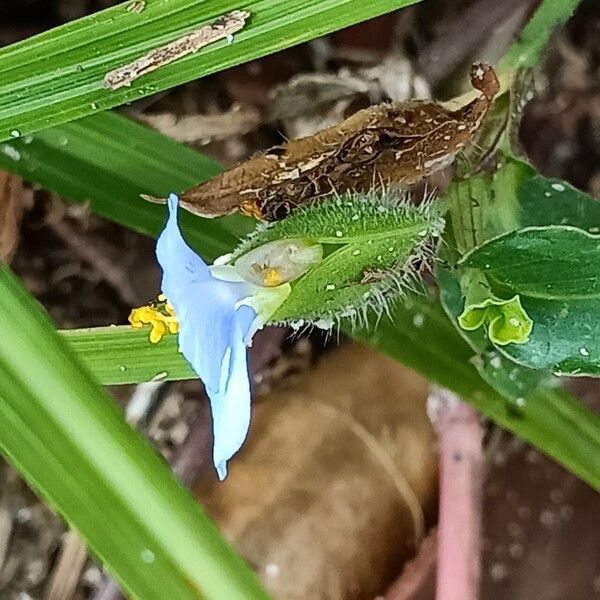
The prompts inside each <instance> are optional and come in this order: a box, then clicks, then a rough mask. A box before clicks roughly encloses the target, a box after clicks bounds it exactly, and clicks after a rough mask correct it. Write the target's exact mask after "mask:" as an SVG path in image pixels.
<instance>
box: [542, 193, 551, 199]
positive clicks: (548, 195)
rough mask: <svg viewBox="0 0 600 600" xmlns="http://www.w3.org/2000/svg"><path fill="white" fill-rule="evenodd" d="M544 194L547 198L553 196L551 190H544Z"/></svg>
mask: <svg viewBox="0 0 600 600" xmlns="http://www.w3.org/2000/svg"><path fill="white" fill-rule="evenodd" d="M544 196H546V198H550V196H552V194H551V193H550V192H544Z"/></svg>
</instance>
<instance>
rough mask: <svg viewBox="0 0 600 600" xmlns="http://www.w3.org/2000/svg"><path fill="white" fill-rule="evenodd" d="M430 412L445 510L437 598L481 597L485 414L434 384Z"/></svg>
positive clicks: (442, 512) (441, 522) (465, 599)
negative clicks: (483, 423) (436, 444)
mask: <svg viewBox="0 0 600 600" xmlns="http://www.w3.org/2000/svg"><path fill="white" fill-rule="evenodd" d="M427 412H428V413H429V416H430V419H431V422H432V423H433V425H434V427H435V428H436V430H437V432H438V435H439V453H440V509H439V525H438V566H437V585H436V600H457V599H460V600H477V599H478V598H479V582H480V571H481V565H480V538H481V535H480V530H481V498H482V487H483V465H484V454H483V447H482V438H483V428H482V424H481V417H480V416H479V414H478V413H477V412H476V411H475V410H474V409H473V408H471V406H469V405H468V404H465V403H464V402H463V401H462V400H460V398H458V396H456V395H454V394H453V393H452V392H449V391H448V390H443V389H440V388H434V389H433V390H432V392H431V395H430V396H429V399H428V403H427Z"/></svg>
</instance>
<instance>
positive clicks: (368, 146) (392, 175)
mask: <svg viewBox="0 0 600 600" xmlns="http://www.w3.org/2000/svg"><path fill="white" fill-rule="evenodd" d="M471 85H472V86H473V87H474V88H475V89H476V90H478V91H479V92H481V94H480V95H479V96H478V97H477V98H475V99H474V100H472V101H471V102H469V103H467V104H465V105H464V106H462V107H460V108H458V109H457V110H450V109H448V108H445V107H444V106H443V105H442V104H440V103H438V102H433V101H428V100H413V101H409V102H390V103H386V104H379V105H376V106H371V107H369V108H366V109H364V110H361V111H358V112H357V113H355V114H354V115H352V116H351V117H349V118H348V119H346V120H345V121H342V122H341V123H340V124H339V125H336V126H335V127H329V128H328V129H324V130H322V131H320V132H318V133H316V134H315V135H312V136H309V137H305V138H301V139H298V140H293V141H291V142H287V143H285V144H282V145H281V146H276V147H273V148H270V149H269V150H266V151H265V152H262V153H260V154H258V155H256V156H254V157H252V158H250V159H249V160H247V161H246V162H244V163H242V164H241V165H239V166H237V167H235V168H233V169H230V170H229V171H225V172H224V173H221V174H220V175H218V176H217V177H214V178H213V179H211V180H209V181H207V182H205V183H203V184H201V185H199V186H197V187H195V188H192V189H191V190H189V191H187V192H185V193H184V194H182V196H181V205H182V206H183V207H184V208H185V209H187V210H189V211H190V212H193V213H196V214H198V215H201V216H203V217H220V216H224V215H227V214H230V213H233V212H236V211H238V210H239V211H241V212H242V213H244V214H246V215H251V216H254V217H256V218H258V219H265V220H278V219H281V218H284V217H285V216H286V215H287V214H288V213H289V212H290V211H291V210H292V209H294V208H295V207H297V206H299V205H303V204H307V203H310V202H312V201H314V200H317V199H319V198H322V197H325V196H327V195H329V194H332V193H334V192H337V193H343V192H346V191H352V190H354V191H366V190H369V189H372V188H374V187H377V186H380V185H390V184H393V185H400V186H409V185H412V184H414V183H417V182H419V181H421V180H423V179H425V178H426V177H428V176H429V175H431V174H433V173H435V172H436V171H439V170H441V169H443V168H445V167H447V166H448V165H450V164H451V163H452V162H453V160H454V158H455V156H456V154H457V153H458V152H460V150H461V149H462V148H464V147H465V146H466V145H468V144H469V143H470V142H471V141H472V138H473V134H474V133H475V132H476V131H477V129H478V128H479V126H480V125H481V122H482V120H483V118H484V117H485V115H486V113H487V111H488V109H489V107H490V105H491V103H492V101H493V99H494V97H495V96H496V94H497V93H498V91H499V87H500V86H499V83H498V78H497V77H496V73H495V72H494V70H493V68H492V67H490V66H489V65H485V64H482V63H476V64H474V65H473V66H472V68H471Z"/></svg>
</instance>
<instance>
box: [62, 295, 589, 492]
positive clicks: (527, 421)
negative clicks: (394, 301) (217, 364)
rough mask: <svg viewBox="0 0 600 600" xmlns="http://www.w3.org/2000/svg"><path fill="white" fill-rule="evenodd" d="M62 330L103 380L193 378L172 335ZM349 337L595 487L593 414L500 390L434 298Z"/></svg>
mask: <svg viewBox="0 0 600 600" xmlns="http://www.w3.org/2000/svg"><path fill="white" fill-rule="evenodd" d="M62 333H63V335H64V336H65V337H66V339H67V340H68V342H69V344H70V345H71V346H72V348H73V349H74V350H75V352H76V353H77V354H78V355H79V356H80V357H81V359H82V360H83V361H84V362H85V363H86V364H87V366H88V368H89V369H90V370H91V371H92V373H93V374H94V375H95V376H96V378H97V379H98V380H99V381H101V382H102V383H104V384H107V385H108V384H119V383H133V382H137V381H146V380H150V379H153V378H156V377H157V376H158V377H159V378H168V379H187V378H189V377H195V375H194V374H193V371H192V370H191V369H190V367H189V366H188V364H187V362H186V361H185V359H184V358H183V356H182V355H181V354H179V352H177V345H176V337H175V336H167V337H166V338H164V339H163V340H162V341H161V342H160V343H158V344H151V343H150V342H149V341H148V334H149V331H148V330H142V331H140V330H133V329H131V328H129V327H107V328H98V329H87V330H74V331H64V332H62ZM352 335H353V336H354V337H355V338H356V339H358V340H360V341H362V342H364V343H367V344H369V345H371V346H373V347H374V348H377V349H378V350H380V351H381V352H384V353H385V354H388V355H389V356H391V357H393V358H395V359H397V360H399V361H401V362H403V363H404V364H406V365H408V366H409V367H411V368H413V369H415V370H416V371H419V372H420V373H422V374H423V375H425V376H426V377H427V378H428V379H430V380H432V381H435V382H437V383H438V384H440V385H442V386H444V387H447V388H449V389H451V390H453V391H454V392H456V393H457V394H459V395H460V396H462V397H463V398H464V399H465V400H467V401H468V402H470V403H471V404H473V406H475V407H476V408H477V409H478V410H479V411H480V412H481V413H482V414H484V415H485V416H486V417H488V418H490V419H491V420H493V421H494V422H496V423H497V424H498V425H500V426H502V427H504V428H506V429H508V430H510V431H512V432H514V433H516V434H517V435H519V436H521V437H522V438H524V439H526V440H528V441H529V442H530V443H532V444H534V445H535V446H537V447H538V448H540V449H541V450H543V451H545V452H546V453H547V454H549V455H550V456H552V457H554V458H555V459H556V460H557V461H559V462H561V463H563V464H564V465H565V466H566V467H567V468H569V469H571V470H572V471H573V472H574V473H576V474H577V475H579V476H580V477H581V478H582V479H584V480H586V481H587V482H588V483H589V484H590V485H592V486H594V487H595V488H596V489H598V490H600V417H599V416H598V415H596V414H595V413H593V412H592V411H590V410H588V409H587V408H585V407H584V406H582V405H581V404H579V403H578V402H577V401H576V400H575V399H573V398H572V397H571V396H569V394H567V393H565V392H563V391H561V390H549V389H543V390H539V391H538V392H536V393H534V394H530V395H528V396H527V397H526V400H525V404H524V405H523V406H521V405H519V406H517V405H516V404H515V403H514V401H513V400H511V399H508V398H505V397H503V396H501V395H500V394H499V393H498V392H497V391H496V390H494V389H493V388H492V387H491V386H490V385H488V384H487V383H486V382H485V381H484V380H483V379H482V378H481V377H480V375H479V373H478V372H477V369H476V368H475V367H474V366H473V364H472V363H471V358H472V357H473V354H474V352H473V350H472V349H471V348H470V346H469V345H468V344H467V343H466V342H465V340H464V339H463V338H462V337H461V336H460V335H459V333H458V332H457V331H456V328H455V327H454V326H453V324H452V323H451V322H450V321H449V320H448V318H447V316H446V315H445V313H444V312H443V310H442V309H441V307H440V305H439V304H438V303H435V302H429V301H427V300H426V299H425V298H424V297H412V298H411V301H410V302H409V303H407V304H406V305H398V306H397V307H396V309H395V310H394V312H393V321H391V320H389V319H382V321H381V322H380V323H379V325H378V326H377V327H376V328H372V329H371V330H370V331H354V332H352ZM123 367H125V369H123Z"/></svg>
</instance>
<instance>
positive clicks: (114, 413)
mask: <svg viewBox="0 0 600 600" xmlns="http://www.w3.org/2000/svg"><path fill="white" fill-rule="evenodd" d="M0 325H1V327H2V336H0V449H1V450H2V453H3V454H5V455H6V456H7V457H8V458H9V460H10V461H11V462H12V463H13V464H14V465H15V466H16V467H18V469H19V470H20V471H21V473H23V475H24V476H25V477H26V478H27V480H28V481H29V483H30V484H31V485H32V486H33V487H34V488H35V489H36V490H37V491H38V492H39V493H40V494H41V495H42V496H44V497H45V499H46V500H47V501H48V502H49V503H50V504H51V505H53V506H54V507H55V508H57V509H58V510H59V511H60V512H61V514H62V515H63V517H64V518H65V519H66V520H67V521H68V522H69V524H70V525H71V526H73V527H75V528H77V529H78V530H79V532H80V533H81V534H82V536H83V537H84V538H85V539H86V540H87V542H88V543H89V545H90V547H91V549H92V550H93V551H94V552H95V553H96V554H97V555H98V557H99V558H101V559H102V560H104V561H105V562H106V563H107V565H108V567H109V569H110V570H111V572H112V573H113V574H114V575H115V576H116V577H117V578H118V579H119V580H120V581H121V583H122V584H123V585H124V586H125V588H126V589H127V590H128V592H129V593H130V594H131V596H132V597H135V598H144V600H164V599H165V598H177V599H181V600H187V599H189V600H198V599H200V598H213V599H214V600H222V599H223V598H228V599H229V598H231V599H235V598H237V599H239V600H242V599H244V600H245V599H248V598H266V595H265V593H264V592H263V591H262V590H261V589H260V587H259V586H258V584H257V583H256V581H255V579H254V576H253V575H252V573H251V572H250V570H249V569H248V568H247V567H246V566H245V565H244V564H243V563H242V561H241V560H240V558H239V557H237V556H236V555H235V553H234V552H233V551H232V550H230V549H229V548H228V547H227V545H226V544H225V542H224V541H223V540H222V539H221V537H220V535H219V532H218V531H217V529H216V528H215V526H214V525H213V524H212V523H211V522H210V521H209V520H208V519H207V517H206V516H205V515H204V514H203V513H202V512H201V510H200V508H199V506H198V504H197V502H196V501H195V500H194V499H193V498H192V497H191V496H190V495H189V493H188V492H187V491H186V490H184V488H183V487H182V486H181V485H180V484H179V483H178V482H177V481H176V480H175V479H174V477H173V475H172V473H171V472H170V470H169V468H168V466H167V465H166V463H165V462H164V461H163V460H161V459H160V458H159V457H158V456H157V455H156V454H155V452H154V451H153V450H152V449H151V448H150V446H149V445H148V444H147V443H146V442H145V441H144V440H143V439H142V438H141V437H140V436H139V434H137V433H136V432H135V431H134V430H133V429H132V428H130V427H129V426H128V425H127V423H126V422H125V421H124V419H123V415H122V414H121V412H120V411H119V410H118V409H117V407H116V405H115V404H114V403H113V401H112V400H111V399H110V398H109V397H108V396H106V394H105V393H104V392H103V391H102V390H101V389H100V387H99V386H98V384H97V383H95V382H94V380H93V379H92V377H91V376H90V375H89V373H88V371H87V369H86V368H85V367H84V366H83V365H82V364H81V362H80V360H79V359H78V358H77V357H76V355H75V353H74V352H73V350H72V349H70V348H69V347H68V345H67V344H66V343H65V341H64V340H63V339H62V338H61V337H60V336H58V335H57V334H56V333H55V332H54V331H53V328H52V325H51V324H50V322H49V321H48V319H47V318H46V316H45V315H44V314H43V313H42V312H41V311H40V309H39V307H38V306H37V304H36V303H35V301H34V300H33V298H32V297H31V296H29V294H28V293H27V292H26V291H25V290H24V289H23V287H22V286H21V285H20V284H19V283H18V281H17V280H16V279H15V277H14V276H13V275H12V274H11V273H10V272H9V271H8V269H7V268H6V267H3V268H1V269H0Z"/></svg>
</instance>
